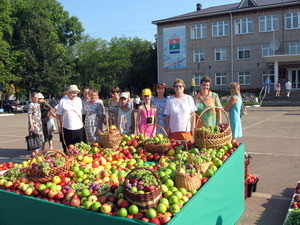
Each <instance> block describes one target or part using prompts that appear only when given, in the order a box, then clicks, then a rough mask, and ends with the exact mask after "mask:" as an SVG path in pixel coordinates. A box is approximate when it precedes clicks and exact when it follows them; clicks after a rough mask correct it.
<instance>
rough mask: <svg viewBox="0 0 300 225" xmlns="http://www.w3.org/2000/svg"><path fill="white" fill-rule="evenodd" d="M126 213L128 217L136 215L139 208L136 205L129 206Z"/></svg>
mask: <svg viewBox="0 0 300 225" xmlns="http://www.w3.org/2000/svg"><path fill="white" fill-rule="evenodd" d="M128 212H129V214H130V215H136V214H137V213H138V212H139V208H138V207H137V206H136V205H131V206H129V208H128Z"/></svg>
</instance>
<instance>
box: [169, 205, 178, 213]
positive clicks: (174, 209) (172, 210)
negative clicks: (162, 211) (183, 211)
mask: <svg viewBox="0 0 300 225" xmlns="http://www.w3.org/2000/svg"><path fill="white" fill-rule="evenodd" d="M179 211H180V206H179V205H178V204H173V205H171V207H170V212H171V213H173V214H176V213H178V212H179Z"/></svg>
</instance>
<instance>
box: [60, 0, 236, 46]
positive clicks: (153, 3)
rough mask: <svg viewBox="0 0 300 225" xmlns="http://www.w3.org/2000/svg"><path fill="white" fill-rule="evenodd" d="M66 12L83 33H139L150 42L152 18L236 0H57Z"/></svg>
mask: <svg viewBox="0 0 300 225" xmlns="http://www.w3.org/2000/svg"><path fill="white" fill-rule="evenodd" d="M58 1H59V2H60V3H61V4H62V6H63V7H64V9H65V10H67V11H68V12H69V13H70V15H72V16H76V17H78V18H79V20H80V21H81V22H82V24H83V27H84V29H85V33H86V34H89V35H90V36H92V37H94V38H102V39H105V40H108V41H109V40H110V39H111V38H112V37H114V36H116V37H121V36H123V35H124V36H127V37H139V38H142V39H145V40H149V41H152V42H154V35H155V34H156V25H154V24H152V23H151V22H152V21H154V20H160V19H165V18H168V17H173V16H178V15H181V14H185V13H189V12H193V11H196V4H197V3H199V2H200V3H202V7H203V8H208V7H212V6H218V5H225V4H231V3H237V2H239V0H205V1H202V2H201V1H199V0H186V1H184V0H172V1H170V0H85V1H83V0H58Z"/></svg>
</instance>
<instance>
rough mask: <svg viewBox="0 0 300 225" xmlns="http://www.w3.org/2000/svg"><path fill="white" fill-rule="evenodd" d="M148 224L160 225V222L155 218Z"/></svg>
mask: <svg viewBox="0 0 300 225" xmlns="http://www.w3.org/2000/svg"><path fill="white" fill-rule="evenodd" d="M149 223H154V224H156V225H161V222H160V220H159V219H158V218H157V217H155V218H152V219H151V220H150V221H149Z"/></svg>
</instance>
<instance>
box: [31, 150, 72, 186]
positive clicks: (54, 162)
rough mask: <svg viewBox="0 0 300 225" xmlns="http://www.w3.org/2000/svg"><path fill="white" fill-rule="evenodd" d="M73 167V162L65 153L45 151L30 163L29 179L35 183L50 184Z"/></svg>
mask: <svg viewBox="0 0 300 225" xmlns="http://www.w3.org/2000/svg"><path fill="white" fill-rule="evenodd" d="M34 159H35V160H34ZM71 166H72V161H71V160H69V158H68V157H67V156H66V155H65V154H64V153H63V152H61V151H59V150H53V149H51V150H44V151H41V152H39V153H38V154H36V155H35V156H34V157H33V158H32V160H31V161H30V163H29V165H28V178H29V179H30V180H32V181H34V182H40V183H43V182H48V181H50V180H52V178H53V177H54V176H56V175H58V174H59V173H62V172H68V171H69V170H70V168H71Z"/></svg>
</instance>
